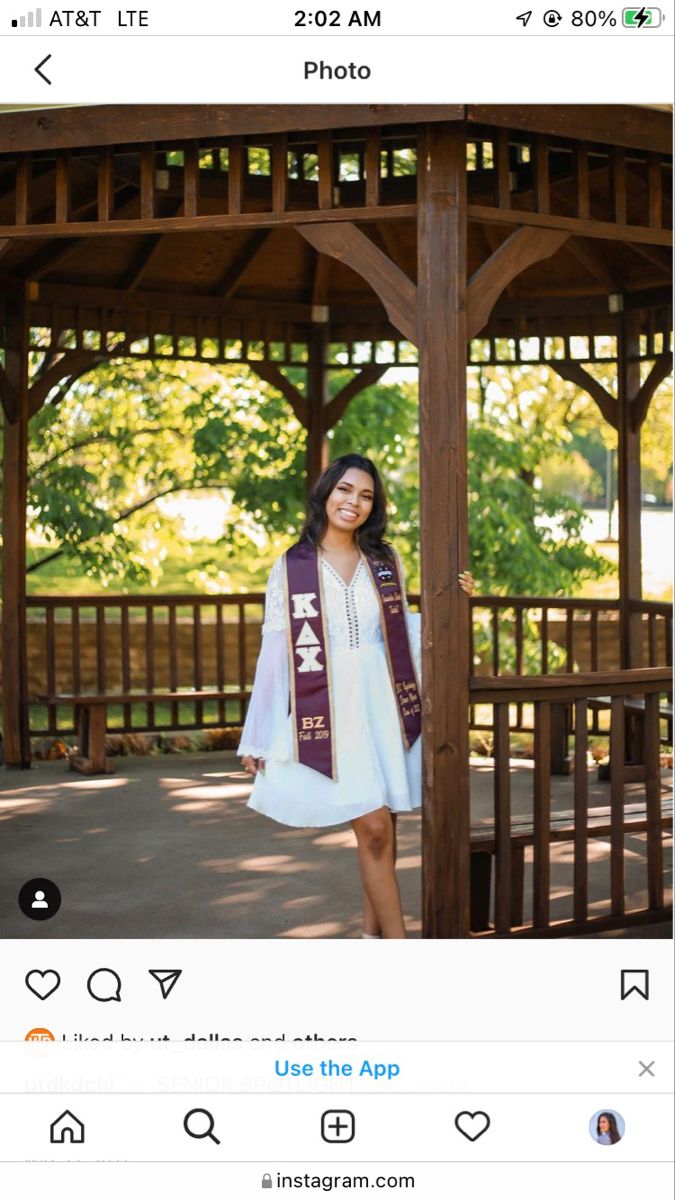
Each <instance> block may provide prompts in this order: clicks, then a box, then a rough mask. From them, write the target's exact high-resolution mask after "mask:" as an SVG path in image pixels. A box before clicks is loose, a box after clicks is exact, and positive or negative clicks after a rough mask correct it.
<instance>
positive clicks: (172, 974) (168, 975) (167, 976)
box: [148, 970, 183, 1000]
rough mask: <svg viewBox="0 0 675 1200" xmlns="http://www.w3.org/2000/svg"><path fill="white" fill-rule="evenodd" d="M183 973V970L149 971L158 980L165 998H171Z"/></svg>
mask: <svg viewBox="0 0 675 1200" xmlns="http://www.w3.org/2000/svg"><path fill="white" fill-rule="evenodd" d="M182 974H183V972H182V971H160V970H155V971H148V975H152V978H153V979H156V980H157V982H158V984H159V986H160V988H161V989H162V999H163V1000H167V999H168V998H169V996H170V995H171V992H172V991H173V989H174V988H175V986H176V984H177V983H178V980H179V979H180V977H181V975H182Z"/></svg>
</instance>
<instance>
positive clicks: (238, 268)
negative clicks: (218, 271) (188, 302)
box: [216, 229, 270, 300]
mask: <svg viewBox="0 0 675 1200" xmlns="http://www.w3.org/2000/svg"><path fill="white" fill-rule="evenodd" d="M269 236H270V231H269V229H256V230H255V231H254V232H253V233H252V234H250V235H249V236H248V237H247V238H246V239H245V240H244V242H243V243H242V245H241V246H240V247H239V249H238V250H237V252H236V253H235V256H234V258H233V259H232V262H231V263H230V265H229V266H228V268H227V270H226V271H225V274H224V275H223V277H222V279H221V280H220V283H219V284H218V285H217V287H216V292H217V294H218V295H219V296H222V297H223V299H225V300H229V299H231V297H232V296H233V295H234V293H235V292H236V290H237V288H238V287H239V285H240V283H241V281H242V279H243V278H244V276H245V274H246V272H247V271H248V269H249V267H250V266H251V263H252V262H253V261H254V260H255V259H256V258H257V256H258V254H259V253H260V251H261V250H262V248H263V246H264V245H265V243H266V241H267V239H268V237H269Z"/></svg>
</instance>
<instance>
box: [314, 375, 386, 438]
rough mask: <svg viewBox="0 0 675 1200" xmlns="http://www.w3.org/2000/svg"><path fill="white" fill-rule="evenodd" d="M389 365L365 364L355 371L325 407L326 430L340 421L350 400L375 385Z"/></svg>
mask: <svg viewBox="0 0 675 1200" xmlns="http://www.w3.org/2000/svg"><path fill="white" fill-rule="evenodd" d="M390 365H391V364H390V363H367V364H366V366H365V367H362V368H361V370H360V371H357V373H356V375H355V376H354V378H353V379H350V380H349V383H346V384H345V386H344V387H343V388H340V391H339V392H338V393H337V395H335V396H333V399H332V400H331V401H330V403H329V404H327V405H326V414H325V416H326V429H327V430H328V429H332V428H333V426H334V425H336V424H337V422H338V421H339V420H340V418H341V417H342V415H343V414H344V412H345V409H346V408H347V405H348V404H349V402H350V400H353V399H354V396H358V395H359V392H363V391H365V389H366V388H369V387H372V386H373V384H374V383H377V381H378V379H381V378H382V376H383V375H384V374H385V373H386V372H387V371H388V370H389V367H390Z"/></svg>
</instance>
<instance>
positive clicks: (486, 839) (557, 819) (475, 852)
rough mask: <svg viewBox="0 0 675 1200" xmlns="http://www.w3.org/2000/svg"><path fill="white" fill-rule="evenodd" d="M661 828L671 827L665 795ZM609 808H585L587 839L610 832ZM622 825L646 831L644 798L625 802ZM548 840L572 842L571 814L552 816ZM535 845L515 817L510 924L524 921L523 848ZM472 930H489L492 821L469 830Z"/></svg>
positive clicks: (527, 826)
mask: <svg viewBox="0 0 675 1200" xmlns="http://www.w3.org/2000/svg"><path fill="white" fill-rule="evenodd" d="M661 812H662V822H663V828H664V829H672V827H673V802H672V798H670V797H668V798H667V799H665V800H663V801H662V804H661ZM610 817H611V810H610V808H609V806H607V807H602V808H590V809H589V810H588V826H587V828H588V836H589V838H590V837H592V838H599V837H604V838H608V837H609V836H610V834H611V830H612V826H611V820H610ZM624 827H625V831H626V833H627V834H628V835H631V834H634V833H645V832H646V830H647V808H646V805H645V803H644V801H636V802H633V803H630V804H626V805H625V807H624ZM550 841H551V842H572V841H574V813H573V812H571V811H570V812H561V813H556V814H555V816H553V817H552V818H551V826H550ZM533 844H534V825H533V823H532V821H530V820H528V819H525V818H524V819H522V820H520V819H516V820H514V821H512V823H511V925H512V926H519V925H522V924H523V898H524V884H525V849H526V847H527V846H532V845H533ZM470 848H471V932H472V933H480V932H481V931H483V930H485V929H490V927H491V926H490V893H491V878H492V859H493V857H494V855H495V850H496V843H495V829H494V822H493V821H486V822H485V823H481V824H480V825H474V826H473V827H472V829H471V847H470Z"/></svg>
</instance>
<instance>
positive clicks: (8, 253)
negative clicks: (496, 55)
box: [0, 105, 671, 340]
mask: <svg viewBox="0 0 675 1200" xmlns="http://www.w3.org/2000/svg"><path fill="white" fill-rule="evenodd" d="M423 120H426V121H429V120H431V121H459V120H462V121H467V123H468V140H469V151H468V158H467V182H468V203H469V233H468V247H467V254H468V273H469V276H471V275H474V274H475V272H477V271H478V270H479V268H480V267H481V266H482V265H483V264H484V263H485V262H486V261H487V260H488V259H489V258H490V256H491V255H492V254H494V251H495V250H496V249H497V248H498V247H499V246H500V245H501V244H502V243H503V242H504V241H506V239H507V238H508V237H509V236H510V234H511V233H512V232H513V227H514V226H513V223H512V224H504V223H503V221H502V217H501V215H500V212H499V211H498V205H499V203H500V201H499V200H498V197H497V196H496V191H497V187H498V174H499V169H498V168H499V164H498V162H497V157H498V149H499V146H504V145H505V146H506V150H505V154H506V156H507V164H506V167H502V169H503V170H508V192H509V197H508V203H509V208H510V210H511V214H512V217H513V218H514V220H515V219H517V215H518V213H519V212H522V213H523V214H524V215H525V214H532V213H537V211H538V209H540V207H541V197H540V196H539V195H538V191H537V189H538V188H540V187H541V174H540V172H539V168H538V161H537V155H538V153H539V150H538V147H541V146H542V145H544V146H545V156H546V166H547V172H546V173H547V179H546V188H547V197H548V199H547V203H548V205H549V209H548V211H549V212H550V213H552V214H556V215H557V216H560V217H562V218H566V219H570V218H571V217H573V216H576V215H578V209H577V199H578V162H579V154H580V153H583V154H584V155H585V162H586V170H587V177H588V197H587V207H588V216H589V218H590V219H591V220H592V223H593V225H594V229H593V230H592V231H590V236H583V231H582V228H581V226H580V225H577V227H576V228H575V229H574V230H572V229H570V236H569V237H568V238H567V240H566V241H565V242H564V244H562V245H561V246H560V248H559V249H557V250H556V251H555V252H554V253H553V254H552V255H550V257H548V258H546V259H545V260H543V261H537V262H535V263H534V264H533V265H531V266H527V267H526V268H525V269H524V270H523V271H522V273H521V274H519V276H518V278H517V279H516V280H514V281H513V282H512V283H511V284H510V285H509V288H508V291H507V293H505V294H504V295H503V297H502V298H501V299H500V300H499V301H498V302H497V304H496V306H495V308H494V310H493V313H492V319H491V323H490V326H489V327H488V329H487V330H486V334H487V336H490V335H494V336H499V335H500V333H502V332H507V330H508V329H510V328H512V323H513V318H514V317H516V318H517V319H518V321H519V328H520V331H521V332H522V333H525V332H527V331H528V330H534V327H535V325H536V326H537V327H538V328H543V326H542V322H544V324H545V332H546V333H551V334H555V333H558V332H561V333H565V332H570V331H571V330H572V328H573V325H576V327H577V329H578V331H579V332H583V330H582V329H581V325H582V324H583V320H584V319H585V318H586V317H588V318H591V317H592V318H593V320H594V322H595V325H594V331H595V332H598V333H599V332H603V331H606V332H612V329H613V324H612V320H613V318H612V315H611V313H610V312H609V306H608V303H607V296H608V295H612V294H621V295H622V296H623V298H624V301H623V302H624V303H625V304H627V305H628V306H630V307H636V308H643V307H644V308H648V307H649V308H651V309H654V308H655V307H656V308H657V309H658V310H659V311H658V313H657V315H656V317H652V323H653V322H654V320H656V325H657V327H658V328H661V327H664V326H665V324H666V323H667V308H668V304H669V288H670V279H671V276H670V254H669V251H668V248H667V246H666V245H664V244H654V242H653V241H650V240H644V241H643V240H642V237H641V236H640V240H631V239H630V236H629V238H628V240H625V239H621V240H618V239H616V238H613V237H611V236H606V237H605V238H604V239H602V238H601V239H600V240H599V239H598V237H597V228H599V227H600V225H603V226H607V227H608V228H609V227H610V226H611V224H612V223H613V222H615V221H616V213H615V202H616V199H615V193H614V185H615V177H616V171H617V163H620V165H621V170H622V171H623V172H624V175H625V179H626V180H627V186H626V188H625V214H624V218H623V223H624V225H625V226H626V227H630V228H631V229H633V230H634V231H637V232H639V230H640V228H641V227H643V226H644V227H647V228H648V227H649V226H650V225H652V226H653V225H654V224H655V222H656V220H657V219H658V224H659V227H660V229H662V230H663V232H664V233H665V230H666V226H667V224H668V222H669V220H670V215H669V214H670V200H669V196H670V189H669V186H668V184H667V183H666V182H665V178H666V173H667V168H668V163H667V162H666V160H667V158H668V156H667V151H668V150H669V149H670V138H671V135H670V117H669V115H668V114H667V113H665V112H661V111H656V110H654V109H648V108H646V107H644V106H606V107H605V106H577V107H570V106H543V105H542V106H521V107H513V106H468V107H467V106H462V105H438V106H430V105H421V106H420V105H408V106H405V105H401V106H387V105H384V106H379V105H377V106H366V105H363V106H358V105H348V106H336V105H326V106H318V105H317V106H295V105H282V106H277V107H274V106H262V105H261V106H230V107H221V106H213V105H207V106H189V107H183V106H162V107H156V108H155V107H150V106H134V107H133V108H131V107H130V108H125V107H123V106H106V107H91V108H83V107H71V108H57V109H44V110H30V111H26V110H23V111H15V112H5V113H2V114H0V239H1V237H2V233H3V232H6V231H7V228H8V227H10V226H11V225H12V223H13V221H14V204H15V198H14V194H13V193H14V180H15V174H16V171H17V157H16V156H17V151H20V152H21V153H22V154H28V155H29V156H30V171H31V188H30V204H31V209H32V212H31V217H30V220H31V221H32V222H38V221H39V222H40V231H39V236H36V237H35V238H32V237H31V236H30V229H29V228H26V227H25V225H24V227H23V228H21V229H18V230H16V233H18V234H20V236H15V237H12V238H11V240H10V241H9V242H8V243H6V244H5V245H4V247H3V244H2V241H1V240H0V255H1V257H0V273H1V274H2V276H4V277H5V281H9V280H11V281H13V282H15V283H16V282H18V281H28V282H30V283H31V284H32V285H33V288H32V294H31V299H32V301H33V319H34V320H35V321H36V322H38V323H39V321H40V320H44V322H45V323H48V319H47V310H46V308H45V309H44V310H43V311H42V312H41V311H40V310H41V302H42V303H44V305H49V304H53V303H54V302H55V301H56V300H58V301H59V302H60V303H68V302H69V297H71V296H72V300H73V302H75V301H77V304H78V305H79V306H82V305H85V306H86V304H87V301H88V300H90V301H91V302H92V304H100V303H102V302H103V301H104V298H105V302H106V303H107V304H108V305H112V306H114V305H115V303H116V302H119V303H120V304H122V305H123V307H124V308H125V309H128V308H129V306H130V304H132V303H133V306H134V308H136V309H138V310H142V309H149V308H152V309H153V310H154V311H157V310H158V308H160V307H161V308H162V309H165V310H166V311H167V312H168V311H173V312H174V313H176V312H187V311H197V312H198V311H200V310H201V308H202V306H203V307H204V312H205V313H213V312H217V311H221V312H223V313H226V314H227V316H228V317H233V318H236V317H237V316H242V317H243V316H247V317H255V316H258V317H259V318H260V319H261V320H266V321H267V322H268V325H267V329H268V333H269V336H276V334H277V333H278V332H279V328H280V327H278V326H277V325H276V322H277V319H282V320H285V321H289V320H290V321H294V322H297V323H300V324H302V323H304V322H305V321H309V320H310V319H311V317H312V315H313V311H314V315H316V309H315V306H316V305H321V306H324V307H326V308H327V309H328V313H329V314H330V315H329V324H330V330H331V335H332V336H333V337H334V338H335V339H336V340H339V339H340V338H341V337H343V336H347V334H346V331H347V330H348V328H349V327H350V326H352V327H354V336H358V335H359V331H361V333H363V332H364V330H365V331H366V332H367V328H368V327H369V328H370V330H371V331H372V334H373V336H378V337H384V336H392V335H393V328H392V327H391V326H390V324H389V321H388V319H387V315H386V313H385V311H384V308H383V306H382V303H381V302H380V300H379V299H378V297H377V295H376V294H375V293H374V291H373V290H372V288H371V287H370V285H369V284H368V283H367V282H366V281H365V280H364V278H363V277H362V276H361V275H360V274H358V273H357V272H356V271H355V270H354V269H352V267H351V266H349V265H347V263H346V262H343V261H339V258H337V257H333V258H330V259H328V258H326V257H325V256H324V255H321V254H319V253H318V252H317V250H316V249H315V248H314V247H313V246H312V245H311V244H310V242H309V241H308V240H307V239H306V238H305V237H304V236H302V234H301V233H300V232H299V231H298V229H296V228H295V227H294V226H293V224H291V223H284V224H278V225H274V224H270V223H269V221H268V217H269V210H270V195H271V191H272V189H273V186H274V185H273V180H272V166H271V163H272V156H273V152H274V149H273V148H274V143H275V139H278V138H279V137H284V139H285V140H284V143H283V145H284V151H285V153H286V154H287V155H288V156H289V157H288V162H289V164H293V165H291V166H290V167H289V174H288V179H287V198H286V202H285V203H286V212H287V214H288V215H290V214H291V213H292V211H293V210H296V209H297V211H298V212H304V211H306V210H308V209H311V208H313V207H315V206H316V203H317V199H316V197H317V188H318V187H319V184H318V182H317V178H318V163H317V159H318V156H319V154H320V153H321V151H320V150H319V143H320V142H321V139H322V138H325V136H326V133H325V131H327V130H328V131H330V139H331V141H330V147H331V153H332V155H333V158H334V161H333V170H334V176H333V181H334V190H333V195H332V197H331V203H332V205H333V206H334V207H335V208H338V207H339V208H343V209H348V210H350V212H352V213H353V214H355V215H354V216H353V217H352V218H351V219H352V220H354V222H355V224H356V225H357V226H358V227H359V228H360V229H361V230H362V231H363V233H364V234H365V235H366V236H367V237H368V238H369V240H370V241H372V242H374V243H375V245H376V246H377V247H379V249H380V250H382V251H384V252H385V253H386V254H387V255H388V257H389V258H390V259H391V261H392V262H393V263H394V264H395V265H396V266H397V267H399V268H400V269H401V271H402V272H403V273H404V275H406V276H407V277H408V278H409V279H410V280H412V281H415V280H416V277H417V240H416V223H417V222H416V194H417V179H416V173H415V172H416V162H415V154H416V137H417V126H418V122H420V121H423ZM375 127H376V129H377V136H378V138H379V142H378V147H379V156H380V162H381V164H382V177H381V179H380V181H379V183H380V187H379V195H378V204H379V209H378V211H379V216H378V218H377V219H372V217H371V216H370V214H369V213H368V212H367V211H365V210H364V212H363V217H364V220H363V221H362V222H360V221H359V209H360V208H361V207H363V206H364V204H368V200H367V197H366V174H367V173H366V171H365V170H364V163H365V158H366V154H367V152H368V151H367V146H368V144H369V143H368V139H369V138H372V136H373V129H374V128H375ZM186 139H191V141H190V142H188V141H187V140H186ZM233 139H243V146H244V153H245V155H248V158H246V159H245V162H246V166H245V168H244V173H245V176H246V178H245V182H244V185H243V188H244V203H243V206H242V212H243V214H244V217H243V219H248V218H250V222H251V224H250V225H248V226H247V227H244V228H228V227H226V226H225V225H221V227H211V228H209V227H208V225H209V217H210V216H213V217H214V218H218V217H219V216H220V215H221V214H222V213H223V194H224V192H225V191H226V190H227V188H228V186H229V174H230V171H229V161H228V157H227V155H228V148H230V147H231V146H232V145H233ZM582 139H583V140H582ZM148 144H151V145H152V154H153V156H154V158H153V166H154V179H155V185H154V195H153V207H152V215H153V217H154V218H155V224H157V223H158V222H161V225H162V228H163V230H164V231H162V232H155V231H154V229H153V231H151V232H149V231H145V230H144V229H143V228H141V229H139V232H135V230H133V222H134V220H135V219H137V218H140V217H141V215H142V204H143V198H142V189H143V183H142V173H143V166H142V162H143V156H142V148H143V147H144V146H147V145H148ZM190 144H191V145H193V146H195V147H196V151H195V152H196V153H197V154H198V156H199V159H198V161H199V169H198V189H199V201H198V210H197V211H198V221H200V220H201V219H202V218H204V221H203V224H204V226H205V227H204V228H203V229H200V230H199V231H192V230H190V231H183V230H182V229H181V230H180V231H178V230H177V229H175V228H173V227H172V225H173V223H174V222H175V221H176V220H180V216H181V214H182V212H183V203H184V189H185V181H184V167H183V163H184V161H185V160H184V155H185V148H186V147H187V146H188V145H190ZM325 144H326V143H325V142H324V145H325ZM371 144H372V143H371ZM106 146H108V147H110V146H112V156H113V157H112V163H113V168H112V171H113V178H112V187H113V192H114V197H115V199H114V218H115V220H116V219H119V218H123V231H121V232H119V233H118V232H116V231H115V229H114V225H115V220H113V221H112V222H111V228H110V231H109V232H107V233H106V236H104V237H99V238H97V240H96V242H95V243H94V244H92V242H91V240H90V239H89V238H88V237H86V236H83V231H84V230H86V225H87V223H89V222H91V221H93V220H94V219H95V216H96V206H95V194H96V188H95V184H96V172H97V163H98V156H99V155H100V154H101V153H102V152H103V150H102V148H103V147H106ZM64 151H67V152H68V166H67V171H68V189H69V206H70V212H71V214H72V216H73V217H79V220H78V227H77V231H76V232H75V233H74V236H72V237H67V238H64V236H63V233H64V231H63V229H61V230H60V231H58V236H54V237H53V238H50V237H49V231H48V228H46V227H45V226H46V225H48V223H49V222H50V221H53V220H54V219H55V214H54V190H55V178H56V176H57V174H58V170H59V161H61V162H63V161H64V159H63V153H64ZM252 155H253V157H252ZM256 155H257V160H256V159H255V156H256ZM668 161H669V160H668ZM654 171H657V172H658V174H659V200H658V201H657V204H658V205H659V207H660V210H665V211H659V213H658V218H657V217H656V216H655V215H654V209H653V201H652V199H651V196H652V187H653V178H654ZM650 172H651V174H650ZM662 175H663V184H662V182H661V176H662ZM320 203H321V201H320ZM650 205H652V207H651V209H650ZM388 209H391V215H390V214H389V213H388V211H387V210H388ZM256 214H259V218H260V221H261V226H260V227H258V226H257V225H256V224H255V223H254V222H255V221H256ZM139 223H140V222H139ZM140 224H142V223H140ZM216 224H217V222H216ZM124 225H126V227H124ZM2 227H4V230H3V229H2ZM92 232H94V231H93V230H92ZM647 237H648V235H647ZM92 245H95V251H94V252H92ZM75 289H76V290H75ZM90 289H91V290H90ZM326 316H328V314H326ZM326 316H325V317H324V320H325V319H326ZM81 319H82V318H81ZM84 319H85V321H86V317H85V318H84ZM570 321H571V322H572V324H570ZM269 322H272V326H270V325H269ZM500 322H501V324H500ZM397 336H399V337H400V334H398V335H397Z"/></svg>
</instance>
